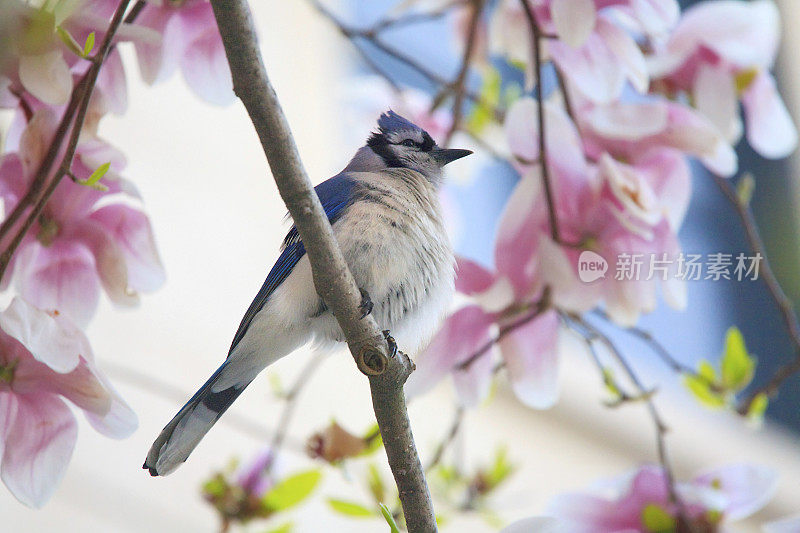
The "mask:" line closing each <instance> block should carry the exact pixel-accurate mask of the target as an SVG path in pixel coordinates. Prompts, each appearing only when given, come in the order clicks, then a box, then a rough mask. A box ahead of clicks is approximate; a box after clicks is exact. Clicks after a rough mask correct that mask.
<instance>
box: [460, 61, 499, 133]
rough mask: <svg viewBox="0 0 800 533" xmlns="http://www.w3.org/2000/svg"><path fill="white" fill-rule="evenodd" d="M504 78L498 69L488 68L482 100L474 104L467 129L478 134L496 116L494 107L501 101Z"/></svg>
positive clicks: (482, 90) (484, 77)
mask: <svg viewBox="0 0 800 533" xmlns="http://www.w3.org/2000/svg"><path fill="white" fill-rule="evenodd" d="M501 86H502V78H501V76H500V73H499V72H498V71H497V69H494V68H492V69H487V72H486V74H485V75H484V76H483V86H482V87H481V92H480V96H481V99H480V102H479V103H478V104H476V105H474V106H473V107H472V109H471V111H470V114H469V117H468V118H467V129H468V130H469V131H471V132H472V133H473V134H475V135H478V134H480V133H481V131H482V130H483V129H484V128H485V127H486V126H487V125H488V124H489V123H490V122H491V121H492V119H493V118H494V109H493V108H494V107H495V106H496V105H497V104H498V103H499V102H500V89H501Z"/></svg>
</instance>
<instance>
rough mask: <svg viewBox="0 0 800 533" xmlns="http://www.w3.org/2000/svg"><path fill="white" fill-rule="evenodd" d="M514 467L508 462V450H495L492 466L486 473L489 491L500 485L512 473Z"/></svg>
mask: <svg viewBox="0 0 800 533" xmlns="http://www.w3.org/2000/svg"><path fill="white" fill-rule="evenodd" d="M513 471H514V465H512V464H511V462H509V460H508V450H507V449H506V448H505V447H504V446H503V447H500V448H498V449H497V452H496V453H495V457H494V464H493V465H492V467H491V469H490V470H489V471H488V472H487V473H486V481H487V483H488V484H489V487H490V488H491V489H493V488H495V487H497V486H498V485H499V484H500V483H502V482H503V481H504V480H505V479H506V478H507V477H508V476H509V475H510V474H511V473H512V472H513Z"/></svg>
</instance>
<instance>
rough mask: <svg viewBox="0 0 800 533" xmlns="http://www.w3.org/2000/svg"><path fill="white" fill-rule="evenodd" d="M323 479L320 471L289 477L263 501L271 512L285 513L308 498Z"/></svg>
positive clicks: (308, 471) (266, 495) (309, 471)
mask: <svg viewBox="0 0 800 533" xmlns="http://www.w3.org/2000/svg"><path fill="white" fill-rule="evenodd" d="M320 479H322V473H321V472H320V471H319V470H307V471H305V472H300V473H299V474H295V475H293V476H289V477H287V478H286V479H284V480H282V481H281V482H280V483H278V484H277V485H275V486H274V487H273V488H272V489H271V490H270V491H269V492H267V493H266V494H265V495H264V498H263V499H262V500H261V502H262V505H263V506H264V507H265V508H266V509H268V510H270V511H273V512H274V511H283V510H285V509H288V508H290V507H294V506H295V505H297V504H299V503H300V502H302V501H303V500H305V499H306V498H308V497H309V496H310V495H311V493H312V492H314V489H315V488H316V487H317V485H318V484H319V482H320Z"/></svg>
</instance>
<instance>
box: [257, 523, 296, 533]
mask: <svg viewBox="0 0 800 533" xmlns="http://www.w3.org/2000/svg"><path fill="white" fill-rule="evenodd" d="M292 531H294V524H293V523H292V522H286V523H285V524H281V525H279V526H278V527H276V528H274V529H270V530H268V531H265V532H264V533H292Z"/></svg>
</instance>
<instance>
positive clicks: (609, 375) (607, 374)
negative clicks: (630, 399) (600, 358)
mask: <svg viewBox="0 0 800 533" xmlns="http://www.w3.org/2000/svg"><path fill="white" fill-rule="evenodd" d="M603 384H604V385H605V386H606V390H607V391H608V392H610V393H611V395H612V396H614V398H619V397H621V396H622V391H620V390H619V387H618V386H617V382H616V381H615V380H614V372H613V371H612V370H611V369H610V368H608V367H603Z"/></svg>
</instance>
